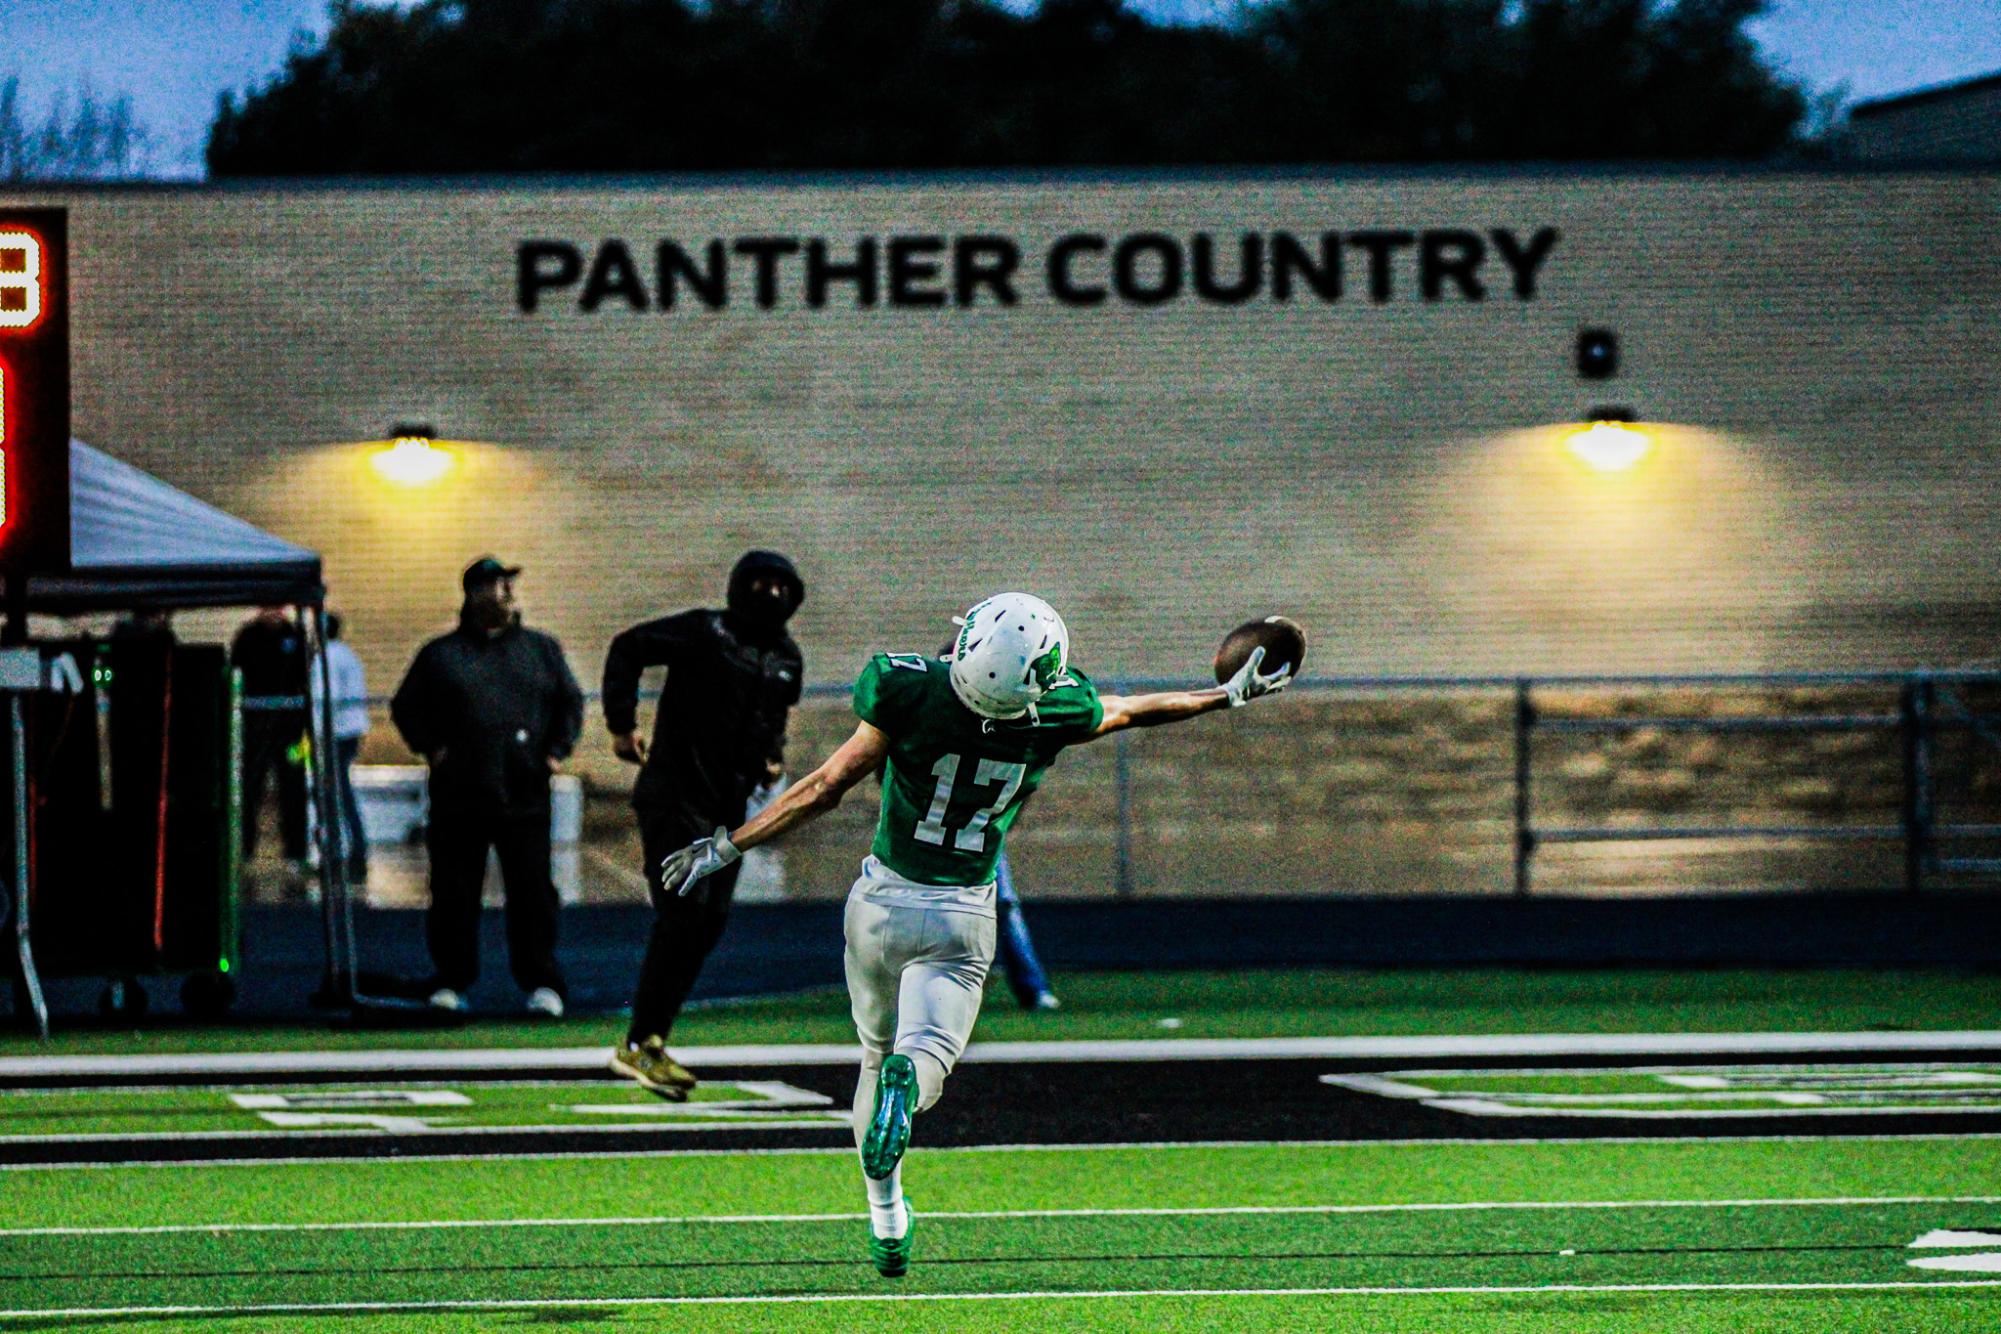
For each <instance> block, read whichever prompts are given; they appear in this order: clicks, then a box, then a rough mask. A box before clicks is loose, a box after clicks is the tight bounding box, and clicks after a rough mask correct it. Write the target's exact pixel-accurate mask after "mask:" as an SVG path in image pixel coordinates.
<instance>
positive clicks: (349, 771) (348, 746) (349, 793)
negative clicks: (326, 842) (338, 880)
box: [333, 736, 368, 880]
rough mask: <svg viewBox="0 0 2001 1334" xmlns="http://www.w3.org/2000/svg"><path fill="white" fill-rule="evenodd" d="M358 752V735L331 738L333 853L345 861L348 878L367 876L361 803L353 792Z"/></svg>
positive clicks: (359, 743)
mask: <svg viewBox="0 0 2001 1334" xmlns="http://www.w3.org/2000/svg"><path fill="white" fill-rule="evenodd" d="M360 753H361V738H360V737H358V736H354V737H346V736H344V737H335V738H334V769H333V780H334V788H335V796H336V798H337V801H336V804H337V805H338V807H339V809H338V811H337V812H336V814H337V816H338V819H336V821H335V823H334V849H335V855H337V856H340V857H342V858H344V859H345V860H346V862H347V874H348V878H349V879H350V880H366V879H367V878H368V836H367V835H366V834H364V833H362V831H361V803H360V802H358V801H357V800H355V796H354V757H355V756H356V755H358V754H360Z"/></svg>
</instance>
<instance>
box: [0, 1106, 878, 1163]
mask: <svg viewBox="0 0 2001 1334" xmlns="http://www.w3.org/2000/svg"><path fill="white" fill-rule="evenodd" d="M694 1105H697V1106H699V1104H694ZM628 1110H631V1111H632V1114H633V1115H634V1116H643V1117H649V1119H646V1120H639V1121H627V1122H623V1123H620V1124H616V1125H607V1124H604V1123H602V1122H596V1121H579V1122H577V1123H576V1124H574V1125H572V1124H570V1123H568V1122H564V1123H563V1124H560V1125H514V1126H445V1125H411V1126H399V1127H397V1129H396V1130H395V1131H394V1132H393V1133H392V1132H388V1131H384V1130H382V1129H381V1128H380V1127H378V1126H343V1125H314V1126H308V1127H303V1128H294V1127H277V1126H274V1127H272V1128H271V1129H267V1130H158V1131H155V1130H107V1131H102V1132H100V1133H96V1134H84V1135H0V1144H119V1143H129V1142H133V1141H137V1142H139V1143H142V1144H152V1143H154V1142H156V1141H157V1142H159V1143H161V1144H182V1143H190V1142H192V1143H214V1142H217V1141H229V1140H273V1139H275V1140H285V1139H298V1138H300V1137H301V1136H307V1137H310V1138H312V1139H357V1138H359V1139H390V1138H397V1137H403V1138H410V1139H418V1138H435V1137H438V1136H444V1137H447V1138H450V1137H455V1136H459V1135H605V1134H617V1133H619V1132H621V1131H644V1132H646V1133H648V1134H651V1133H652V1132H654V1131H656V1130H658V1131H686V1132H694V1131H704V1130H826V1131H835V1130H839V1131H842V1132H844V1133H846V1132H849V1131H850V1127H851V1126H852V1125H853V1116H852V1115H851V1114H850V1113H848V1112H829V1113H826V1114H824V1115H822V1116H817V1117H815V1118H814V1119H812V1120H799V1119H796V1118H787V1119H780V1118H778V1117H772V1118H770V1119H768V1120H762V1119H760V1120H747V1119H745V1115H746V1114H744V1113H736V1112H720V1113H717V1119H715V1120H712V1121H705V1120H697V1119H694V1118H695V1116H696V1115H697V1114H696V1113H687V1112H676V1113H674V1115H679V1116H687V1117H688V1118H689V1119H688V1120H683V1121H672V1120H664V1119H660V1118H659V1116H658V1114H653V1115H652V1116H649V1114H648V1112H647V1110H646V1109H645V1108H644V1107H640V1108H636V1109H628ZM850 1152H852V1150H850ZM339 1161H343V1162H352V1161H353V1160H352V1159H341V1160H339Z"/></svg>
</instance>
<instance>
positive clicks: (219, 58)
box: [0, 0, 2001, 176]
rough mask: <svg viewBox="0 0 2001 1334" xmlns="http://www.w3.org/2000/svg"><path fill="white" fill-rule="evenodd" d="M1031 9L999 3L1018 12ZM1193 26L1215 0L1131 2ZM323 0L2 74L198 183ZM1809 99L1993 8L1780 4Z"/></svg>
mask: <svg viewBox="0 0 2001 1334" xmlns="http://www.w3.org/2000/svg"><path fill="white" fill-rule="evenodd" d="M1029 3H1032V0H1011V5H1012V7H1025V6H1026V5H1027V4H1029ZM1142 7H1144V8H1146V9H1149V10H1151V11H1152V12H1154V13H1156V14H1159V15H1162V16H1165V17H1174V18H1179V19H1184V20H1200V19H1202V18H1205V17H1210V16H1213V15H1215V14H1216V13H1218V12H1221V11H1223V10H1226V9H1227V8H1228V5H1227V3H1226V0H1142ZM326 8H327V7H326V3H325V0H0V77H6V76H7V75H18V76H19V77H20V80H21V92H22V96H23V98H24V100H25V101H26V103H27V105H28V107H29V109H30V111H31V112H33V113H40V112H42V111H44V110H45V109H46V107H47V106H48V103H49V100H50V99H51V98H53V97H54V96H55V95H56V94H57V93H59V92H61V91H65V90H73V89H75V88H76V87H77V86H78V85H79V84H80V83H81V82H83V81H85V80H88V81H89V83H90V84H91V86H92V87H93V88H94V89H95V90H96V91H97V92H98V93H99V94H101V95H116V94H119V93H125V94H129V95H130V96H131V98H132V101H133V105H134V108H135V110H136V112H137V114H138V118H139V120H140V122H141V123H142V124H143V125H145V126H146V127H147V128H148V129H149V130H150V131H151V132H152V135H153V138H154V140H155V141H156V143H155V148H154V152H153V155H152V168H153V172H154V174H157V175H167V176H199V175H201V174H202V166H201V156H202V146H203V144H204V143H205V142H206V139H207V135H208V125H209V122H210V121H211V120H212V119H213V118H214V114H215V103H216V97H217V95H218V94H220V93H221V92H222V91H223V90H224V89H231V88H234V89H241V88H244V87H247V86H249V85H253V84H256V83H258V82H261V81H262V80H264V79H266V78H268V77H269V76H270V75H271V74H272V73H274V72H275V71H276V70H277V69H278V68H279V67H280V65H281V64H282V63H283V61H284V56H285V52H286V49H287V47H288V46H289V45H290V43H291V42H292V40H293V36H294V34H295V33H298V32H300V31H302V30H308V31H313V32H318V31H321V30H323V29H324V27H325V23H326ZM1755 31H1756V33H1757V36H1758V39H1759V40H1760V41H1761V42H1762V43H1764V45H1765V48H1766V50H1767V51H1768V52H1769V53H1770V54H1771V55H1772V57H1773V58H1774V59H1775V60H1776V61H1777V62H1778V64H1779V65H1780V66H1781V67H1782V68H1784V69H1785V70H1786V71H1787V72H1788V73H1790V74H1792V75H1793V76H1795V77H1797V78H1799V79H1802V80H1804V81H1805V82H1806V83H1807V84H1808V85H1809V86H1810V87H1811V88H1812V89H1814V90H1815V91H1816V92H1820V91H1826V90H1829V89H1833V88H1836V87H1841V86H1845V87H1846V89H1847V92H1848V95H1849V97H1850V100H1856V99H1863V98H1870V97H1880V96H1883V95H1885V94H1888V93H1896V92H1902V91H1905V90H1907V89H1911V88H1917V87H1923V86H1927V85H1931V84H1937V83H1945V82H1951V81H1953V80H1957V79H1963V78H1967V77H1969V76H1972V75H1977V74H1986V73H1990V72H1993V71H1996V70H2001V3H1997V2H1996V0H1778V2H1777V3H1776V4H1775V5H1774V6H1773V7H1772V11H1771V13H1770V14H1769V15H1768V16H1767V17H1766V18H1765V19H1763V20H1760V21H1759V23H1758V24H1757V26H1756V29H1755Z"/></svg>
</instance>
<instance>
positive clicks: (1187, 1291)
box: [0, 1279, 2001, 1320]
mask: <svg viewBox="0 0 2001 1334" xmlns="http://www.w3.org/2000/svg"><path fill="white" fill-rule="evenodd" d="M1925 1288H2001V1279H1931V1280H1916V1281H1909V1280H1907V1281H1903V1282H1883V1283H1521V1284H1495V1285H1488V1286H1470V1285H1469V1286H1452V1287H1445V1286H1440V1287H1412V1288H1386V1287H1356V1288H1151V1289H1150V1288H1100V1289H1094V1290H1089V1291H1082V1292H1042V1291H1030V1292H829V1293H818V1294H815V1293H794V1294H788V1295H786V1296H777V1297H757V1296H744V1297H521V1298H491V1297H489V1298H468V1299H466V1300H464V1301H435V1302H285V1303H271V1304H263V1305H245V1306H70V1307H44V1308H37V1307H26V1308H22V1309H19V1310H0V1319H5V1320H20V1319H27V1318H31V1317H39V1318H42V1319H51V1320H57V1319H70V1320H74V1319H81V1318H87V1317H92V1316H95V1317H100V1318H105V1317H128V1318H129V1317H134V1316H246V1315H319V1314H329V1313H333V1312H347V1313H353V1314H357V1315H360V1314H368V1313H371V1312H380V1313H391V1312H403V1311H412V1312H414V1311H547V1310H560V1309H565V1308H574V1309H579V1310H605V1309H617V1308H619V1307H633V1306H798V1305H811V1304H817V1303H839V1304H848V1303H855V1302H1052V1301H1053V1302H1062V1301H1130V1300H1133V1299H1135V1298H1145V1297H1176V1298H1199V1297H1233V1298H1234V1297H1443V1296H1509V1295H1530V1294H1537V1293H1578V1294H1584V1293H1614V1292H1907V1291H1912V1290H1915V1289H1925Z"/></svg>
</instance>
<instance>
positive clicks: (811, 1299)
mask: <svg viewBox="0 0 2001 1334" xmlns="http://www.w3.org/2000/svg"><path fill="white" fill-rule="evenodd" d="M906 1184H907V1187H908V1189H909V1192H910V1194H911V1197H912V1198H913V1200H914V1201H915V1202H916V1206H917V1209H918V1211H919V1222H918V1234H917V1235H918V1243H917V1259H916V1263H915V1265H914V1266H913V1269H912V1273H911V1275H910V1277H909V1278H907V1279H905V1280H902V1281H901V1282H900V1283H894V1284H892V1283H891V1282H889V1281H887V1280H883V1279H880V1278H878V1277H876V1276H875V1274H874V1273H873V1271H872V1270H870V1269H869V1268H868V1267H867V1265H866V1264H865V1263H864V1260H863V1250H862V1230H863V1227H864V1224H863V1223H862V1222H861V1221H860V1219H859V1217H857V1214H856V1211H858V1209H859V1207H860V1189H859V1181H858V1178H857V1176H856V1172H855V1167H854V1163H853V1160H852V1157H851V1156H850V1155H849V1154H847V1153H845V1152H830V1153H810V1152H809V1153H791V1154H770V1155H745V1154H713V1155H688V1156H666V1157H649V1158H637V1159H608V1158H584V1159H578V1158H570V1159H539V1160H535V1159H531V1160H520V1159H509V1160H499V1161H485V1162H468V1161H452V1162H413V1161H386V1162H385V1161H371V1162H348V1163H334V1164H264V1165H257V1166H249V1165H242V1166H227V1167H213V1166H212V1167H205V1168H193V1167H163V1166H152V1167H136V1168H119V1169H102V1168H81V1169H79V1168H69V1169H57V1170H49V1169H41V1170H33V1171H12V1172H8V1173H6V1174H5V1178H4V1189H0V1229H4V1231H0V1309H4V1311H5V1312H7V1314H6V1315H4V1316H0V1328H12V1329H29V1328H50V1327H60V1328H89V1327H91V1326H92V1325H94V1324H98V1323H100V1318H94V1317H93V1316H92V1314H90V1313H92V1312H98V1311H103V1312H106V1313H107V1314H106V1315H104V1316H103V1317H101V1323H104V1324H107V1325H109V1324H112V1323H116V1324H119V1325H121V1326H123V1327H132V1326H131V1324H130V1322H131V1321H132V1320H133V1319H135V1318H144V1323H143V1325H142V1326H139V1327H142V1328H145V1329H148V1330H182V1329H187V1330H193V1329H209V1328H215V1327H217V1325H218V1323H219V1322H220V1321H222V1320H224V1319H230V1318H231V1317H233V1319H230V1327H234V1328H256V1329H283V1330H300V1331H304V1330H313V1331H322V1330H325V1331H331V1330H335V1329H340V1330H346V1331H356V1330H359V1331H369V1332H370V1334H373V1332H374V1331H384V1332H385V1334H386V1332H387V1331H391V1330H462V1329H474V1328H512V1327H527V1326H529V1325H534V1324H547V1323H549V1322H552V1321H553V1322H560V1323H564V1324H566V1325H576V1326H579V1327H586V1328H594V1327H602V1328H607V1329H610V1328H616V1329H653V1328H658V1329H701V1330H710V1329H733V1330H737V1329H740V1330H751V1329H773V1328H785V1329H794V1328H803V1329H847V1328H859V1327H862V1326H870V1327H875V1326H879V1325H880V1324H881V1322H882V1321H884V1320H886V1319H891V1318H893V1319H894V1321H895V1325H896V1327H897V1328H900V1329H927V1330H928V1329H937V1330H959V1329H974V1330H985V1329H995V1330H999V1329H1009V1330H1020V1329H1081V1330H1100V1329H1103V1330H1124V1329H1205V1328H1224V1327H1229V1328H1234V1329H1354V1330H1373V1329H1386V1328H1387V1329H1399V1330H1401V1329H1411V1330H1417V1329H1463V1330H1483V1331H1484V1330H1502V1329H1510V1328H1518V1327H1521V1325H1520V1322H1522V1321H1525V1320H1532V1321H1533V1324H1534V1328H1537V1329H1541V1330H1563V1331H1567V1330H1597V1329H1603V1330H1626V1329H1631V1330H1640V1329H1648V1330H1660V1329H1673V1330H1745V1329H1767V1328H1769V1329H1798V1330H1837V1329H1840V1330H1854V1329H1870V1330H1890V1329H1896V1330H1939V1331H1947V1330H1952V1331H1967V1330H1980V1329H1993V1328H2001V1288H1993V1287H1978V1286H1959V1285H1972V1284H1983V1283H1984V1284H1995V1283H2001V1273H1996V1272H1994V1271H1993V1269H1992V1268H1989V1269H1981V1268H1919V1267H1914V1266H1913V1265H1912V1263H1911V1261H1912V1260H1914V1259H1917V1260H1927V1261H1932V1260H1939V1259H1945V1260H1948V1261H1951V1262H1954V1263H1958V1264H1967V1263H1973V1264H1977V1263H1979V1262H1978V1261H1969V1259H1968V1257H1971V1256H1977V1255H1980V1254H1984V1253H1985V1252H1983V1251H1982V1250H1981V1248H1980V1247H1979V1246H1977V1245H1973V1246H1968V1245H1964V1244H1961V1245H1956V1246H1948V1247H1942V1248H1941V1247H1932V1248H1924V1249H1914V1248H1913V1247H1912V1245H1911V1243H1913V1242H1914V1241H1917V1240H1918V1239H1919V1238H1921V1237H1924V1236H1926V1235H1927V1234H1929V1233H1936V1232H1940V1231H1944V1230H1953V1231H1958V1232H1961V1233H1964V1232H1967V1231H1973V1230H1979V1229H1987V1230H1990V1231H1994V1230H2001V1194H1997V1193H1996V1192H1997V1190H2001V1141H1997V1140H1994V1139H1984V1138H1952V1139H1918V1138H1913V1139H1899V1140H1874V1141H1867V1142H1856V1141H1848V1142H1841V1141H1829V1140H1814V1139H1796V1140H1748V1141H1723V1142H1682V1143H1668V1142H1623V1143H1613V1144H1590V1143H1575V1142H1572V1143H1534V1142H1519V1143H1504V1144H1491V1145H1477V1144H1463V1143H1458V1144H1448V1143H1432V1144H1389V1145H1386V1144H1375V1145H1338V1146H1326V1145H1320V1146H1316V1145H1288V1146H1278V1145H1261V1146H1239V1147H1227V1148H1225V1147H1202V1146H1190V1147H1179V1148H1172V1149H1161V1148H1112V1149H1095V1150H1044V1151H1020V1150H966V1151H935V1152H929V1153H927V1152H924V1151H922V1150H919V1151H918V1152H916V1153H915V1154H913V1156H912V1158H911V1160H910V1162H909V1165H908V1167H907V1169H906ZM23 1229H56V1230H55V1231H33V1232H24V1231H23ZM114 1229H126V1230H124V1231H118V1230H114ZM135 1229H155V1230H147V1231H139V1230H135ZM158 1229H169V1230H158ZM1992 1249H1994V1250H2001V1246H1997V1247H1994V1248H1992ZM1385 1289H1394V1290H1396V1291H1395V1295H1390V1294H1388V1293H1385V1292H1384V1291H1383V1290H1385ZM1372 1290H1373V1291H1372ZM1065 1294H1096V1295H1079V1296H1066V1295H1065ZM916 1297H922V1298H927V1299H935V1300H926V1301H912V1300H909V1299H911V1298H916ZM884 1299H889V1300H894V1301H896V1302H897V1303H898V1304H897V1306H896V1307H895V1309H894V1316H893V1317H892V1316H891V1314H890V1310H889V1308H887V1307H884V1306H882V1305H881V1304H880V1303H881V1302H882V1301H883V1300H884ZM460 1303H463V1304H464V1306H461V1307H457V1309H440V1308H443V1307H452V1306H454V1305H455V1304H460ZM495 1304H500V1305H498V1306H496V1305H495ZM510 1304H511V1305H510ZM176 1307H178V1308H194V1309H189V1310H185V1311H184V1312H182V1313H181V1315H180V1317H179V1318H175V1317H174V1313H173V1312H172V1310H171V1308H176ZM272 1307H277V1308H295V1309H296V1308H311V1307H326V1308H329V1309H325V1310H321V1311H296V1313H292V1314H287V1313H286V1312H285V1311H284V1310H282V1309H281V1310H271V1309H268V1308H272ZM259 1308H265V1309H259ZM385 1308H386V1309H385ZM111 1310H118V1311H121V1312H124V1313H125V1314H124V1315H122V1316H118V1315H111V1314H109V1312H110V1311H111ZM31 1312H65V1313H67V1314H65V1315H63V1316H59V1317H54V1319H56V1320H58V1321H59V1322H60V1323H59V1324H58V1325H56V1326H51V1324H50V1323H49V1322H50V1319H51V1317H50V1316H47V1315H41V1314H30V1313H31ZM281 1317H282V1318H281Z"/></svg>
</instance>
